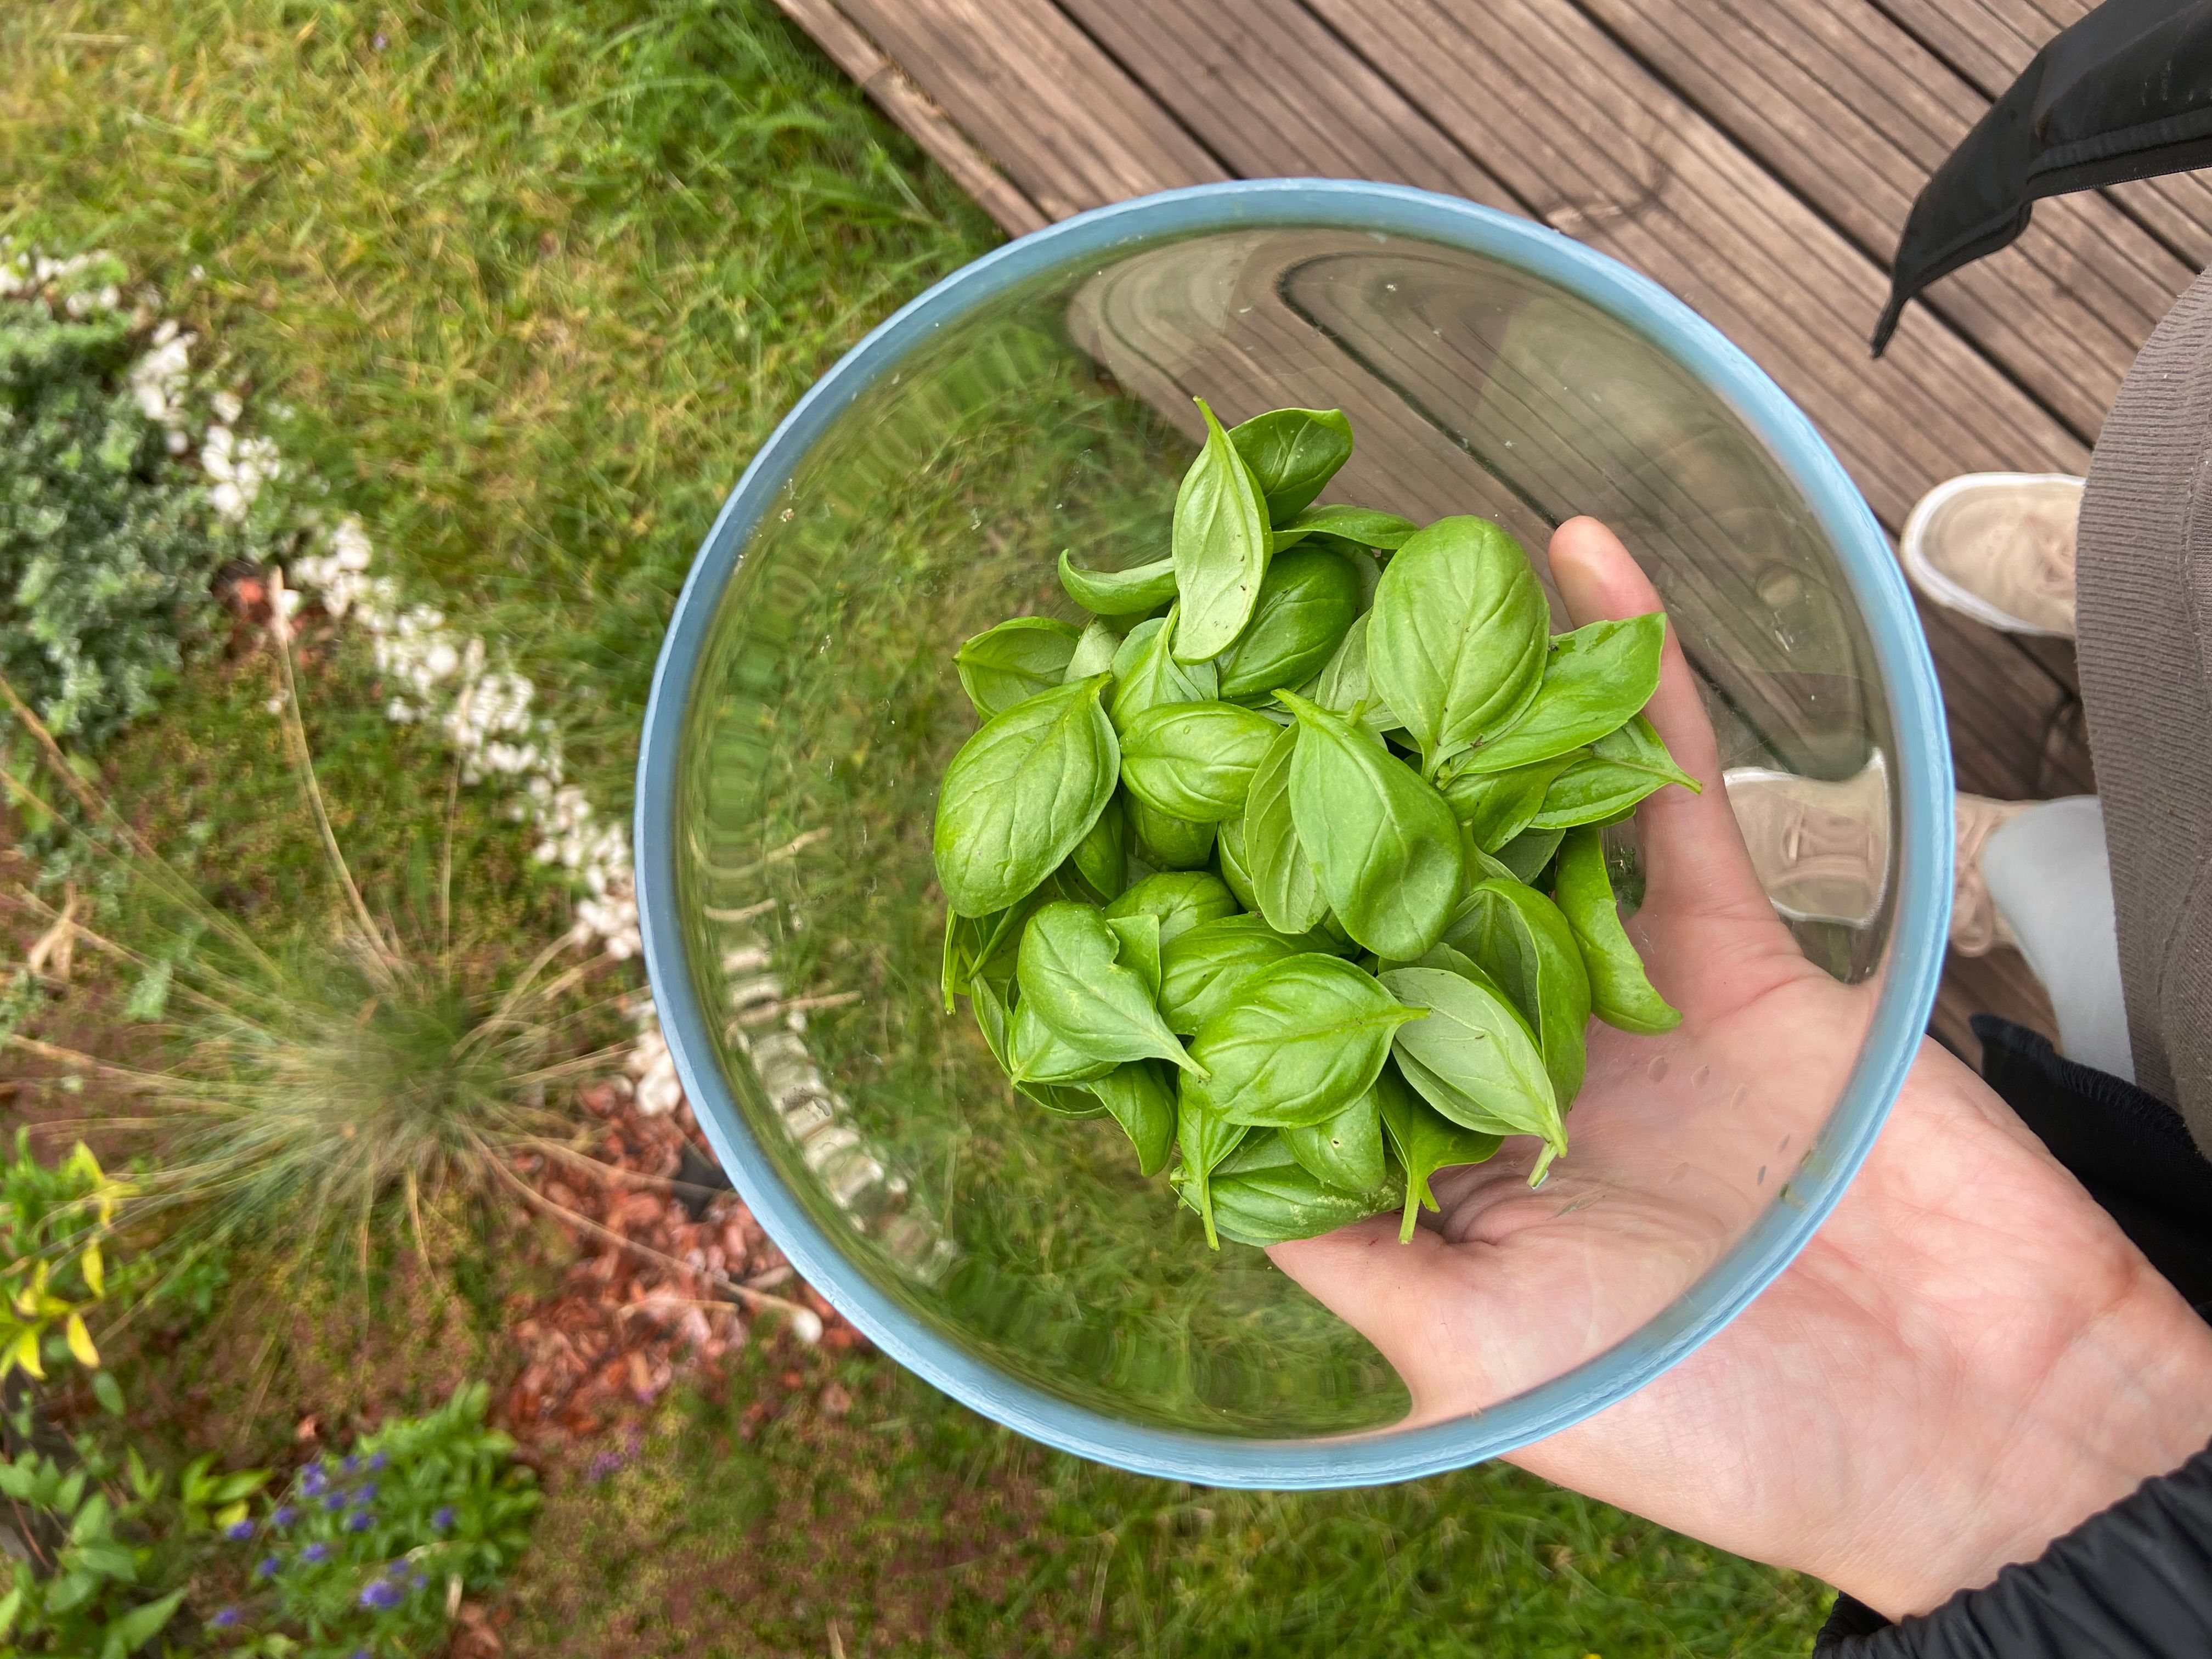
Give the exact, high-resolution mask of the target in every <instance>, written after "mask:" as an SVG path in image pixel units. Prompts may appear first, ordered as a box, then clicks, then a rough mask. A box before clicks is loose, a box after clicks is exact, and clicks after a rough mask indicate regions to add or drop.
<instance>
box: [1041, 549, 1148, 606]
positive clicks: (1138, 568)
mask: <svg viewBox="0 0 2212 1659" xmlns="http://www.w3.org/2000/svg"><path fill="white" fill-rule="evenodd" d="M1060 586H1062V587H1064V588H1066V590H1067V597H1068V598H1070V599H1073V600H1074V601H1075V602H1076V604H1078V605H1081V606H1082V607H1083V608H1084V609H1085V611H1090V612H1091V614H1092V615H1093V616H1097V617H1141V616H1144V615H1145V614H1146V613H1147V612H1149V611H1157V610H1158V609H1159V608H1160V607H1161V606H1162V605H1166V604H1169V603H1170V602H1171V601H1172V600H1173V599H1174V598H1175V596H1176V573H1175V561H1174V560H1173V559H1155V560H1154V561H1153V562H1152V563H1150V564H1139V565H1132V566H1130V567H1129V568H1127V570H1085V569H1082V568H1079V566H1077V565H1076V563H1075V562H1074V561H1073V559H1071V558H1070V557H1069V556H1068V555H1067V554H1066V553H1062V554H1061V555H1060Z"/></svg>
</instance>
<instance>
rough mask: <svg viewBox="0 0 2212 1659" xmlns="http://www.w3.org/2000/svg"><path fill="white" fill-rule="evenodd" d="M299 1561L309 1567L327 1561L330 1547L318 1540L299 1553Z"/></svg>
mask: <svg viewBox="0 0 2212 1659" xmlns="http://www.w3.org/2000/svg"><path fill="white" fill-rule="evenodd" d="M300 1559H301V1560H302V1561H305V1562H307V1563H308V1564H309V1565H313V1564H314V1563H315V1562H318V1561H327V1560H329V1559H331V1547H330V1546H329V1545H328V1544H325V1543H324V1542H323V1541H321V1540H319V1539H318V1540H317V1541H315V1542H313V1543H312V1544H310V1545H308V1546H307V1548H305V1549H303V1550H301V1552H300Z"/></svg>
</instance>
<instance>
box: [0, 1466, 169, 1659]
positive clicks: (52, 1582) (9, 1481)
mask: <svg viewBox="0 0 2212 1659" xmlns="http://www.w3.org/2000/svg"><path fill="white" fill-rule="evenodd" d="M118 1477H123V1478H121V1479H118ZM161 1486H162V1483H161V1480H160V1477H158V1476H157V1475H155V1474H150V1473H149V1472H148V1470H147V1468H146V1466H145V1465H144V1464H143V1462H140V1461H139V1458H138V1455H137V1453H136V1452H135V1451H134V1452H132V1453H131V1455H130V1457H129V1459H128V1462H127V1466H126V1468H125V1469H121V1470H118V1469H117V1468H115V1467H113V1465H112V1463H111V1462H109V1461H108V1460H107V1459H106V1458H105V1457H104V1456H102V1455H101V1454H100V1451H99V1449H98V1448H97V1447H96V1446H94V1445H93V1444H92V1443H90V1442H89V1441H88V1440H80V1441H79V1443H78V1444H77V1448H76V1456H75V1457H74V1458H72V1459H70V1460H69V1461H67V1462H65V1461H64V1460H63V1459H61V1458H58V1457H55V1456H51V1455H47V1454H46V1453H45V1452H42V1451H39V1450H37V1449H30V1450H27V1451H25V1452H23V1453H21V1454H20V1455H16V1456H14V1457H10V1458H7V1459H4V1460H0V1497H4V1498H6V1499H7V1501H8V1508H9V1515H10V1516H11V1520H12V1530H13V1532H14V1534H15V1538H16V1539H17V1540H18V1541H19V1542H20V1543H21V1546H22V1554H21V1556H20V1557H19V1558H18V1559H15V1561H14V1563H13V1564H12V1571H11V1573H10V1580H11V1582H10V1584H9V1589H8V1591H7V1593H6V1594H5V1595H0V1653H9V1654H15V1653H21V1654H56V1655H68V1656H71V1659H125V1655H128V1654H133V1653H136V1652H137V1651H138V1650H140V1649H141V1648H143V1646H145V1644H147V1643H149V1642H150V1641H152V1640H153V1639H154V1638H155V1637H156V1636H158V1635H159V1634H160V1633H161V1632H162V1630H163V1629H164V1628H166V1627H167V1625H168V1624H169V1622H170V1620H172V1619H173V1617H174V1616H175V1614H176V1612H177V1609H178V1608H179V1607H180V1606H181V1605H182V1604H183V1602H184V1600H185V1591H184V1590H183V1589H181V1588H176V1589H172V1588H168V1586H169V1584H170V1583H172V1582H173V1576H174V1575H173V1572H172V1571H165V1568H167V1567H169V1566H171V1565H172V1563H171V1560H170V1558H169V1556H168V1555H167V1553H166V1552H164V1551H163V1550H161V1549H160V1548H158V1547H156V1546H155V1545H154V1544H153V1543H151V1542H149V1541H147V1539H146V1533H147V1522H149V1520H150V1519H151V1518H152V1516H154V1514H155V1512H156V1510H157V1508H158V1500H159V1498H161Z"/></svg>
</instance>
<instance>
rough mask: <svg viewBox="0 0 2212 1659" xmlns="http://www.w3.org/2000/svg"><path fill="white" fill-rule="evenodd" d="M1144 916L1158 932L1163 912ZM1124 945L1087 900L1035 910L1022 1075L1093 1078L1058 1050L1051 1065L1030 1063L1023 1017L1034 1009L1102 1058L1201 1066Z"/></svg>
mask: <svg viewBox="0 0 2212 1659" xmlns="http://www.w3.org/2000/svg"><path fill="white" fill-rule="evenodd" d="M1117 920H1121V921H1124V922H1127V921H1133V920H1134V918H1127V917H1124V918H1118V919H1117ZM1143 920H1144V921H1149V922H1151V923H1152V927H1153V929H1154V930H1155V934H1156V935H1157V930H1158V927H1159V922H1158V918H1157V917H1154V916H1151V915H1145V916H1144V917H1143ZM1155 948H1157V947H1155ZM1120 950H1121V942H1120V940H1119V939H1117V938H1116V937H1115V932H1114V929H1113V928H1112V927H1109V926H1108V924H1107V920H1106V918H1105V916H1104V915H1101V914H1100V913H1099V912H1098V911H1097V910H1095V909H1093V908H1091V906H1089V905H1087V904H1069V903H1066V902H1061V903H1056V904H1048V905H1046V906H1045V907H1044V908H1042V909H1041V910H1039V911H1038V912H1037V913H1036V915H1033V916H1031V917H1030V923H1029V927H1027V928H1026V929H1025V930H1024V933H1023V934H1022V954H1021V965H1020V968H1019V969H1018V978H1019V981H1020V984H1021V987H1022V1000H1021V1001H1020V1003H1019V1004H1018V1005H1017V1006H1016V1007H1015V1011H1014V1052H1015V1055H1016V1064H1015V1071H1014V1080H1015V1081H1016V1082H1017V1083H1025V1082H1030V1081H1032V1080H1035V1081H1040V1082H1047V1083H1060V1082H1081V1081H1085V1080H1086V1079H1083V1078H1080V1077H1077V1076H1074V1075H1073V1074H1072V1073H1066V1072H1063V1071H1061V1070H1060V1069H1059V1068H1060V1063H1061V1062H1060V1060H1058V1059H1057V1058H1056V1057H1055V1058H1054V1060H1052V1061H1050V1062H1049V1065H1050V1066H1051V1069H1049V1070H1045V1071H1039V1070H1036V1069H1034V1068H1033V1067H1032V1066H1030V1064H1028V1063H1025V1057H1024V1049H1023V1042H1022V1030H1023V1027H1022V1017H1023V1015H1024V1012H1034V1013H1035V1014H1036V1018H1039V1019H1041V1020H1042V1021H1043V1022H1044V1024H1047V1025H1048V1026H1049V1027H1050V1028H1051V1029H1052V1033H1053V1035H1054V1036H1056V1037H1058V1038H1059V1039H1060V1042H1062V1043H1063V1044H1065V1045H1066V1046H1067V1047H1068V1048H1073V1049H1075V1050H1076V1051H1077V1052H1078V1053H1079V1054H1086V1055H1088V1056H1089V1057H1090V1058H1091V1059H1092V1060H1109V1061H1112V1062H1115V1063H1116V1064H1118V1063H1119V1062H1121V1061H1122V1060H1167V1061H1168V1062H1170V1064H1172V1065H1176V1066H1183V1067H1186V1068H1189V1067H1192V1066H1194V1064H1195V1062H1194V1061H1193V1060H1191V1058H1190V1056H1189V1055H1188V1054H1185V1053H1184V1052H1183V1047H1182V1043H1181V1042H1177V1041H1176V1036H1175V1033H1174V1032H1172V1031H1170V1030H1168V1028H1167V1023H1166V1022H1165V1021H1164V1020H1163V1019H1162V1018H1160V1011H1159V1010H1158V1008H1157V1007H1155V1006H1153V1004H1152V989H1151V987H1148V986H1147V985H1146V983H1145V981H1144V979H1143V976H1142V975H1139V974H1138V973H1137V972H1135V971H1134V970H1133V969H1130V968H1128V967H1127V966H1126V965H1124V964H1123V963H1121V961H1120V960H1119V959H1118V957H1119V953H1120ZM1092 1075H1094V1076H1095V1075H1097V1073H1092Z"/></svg>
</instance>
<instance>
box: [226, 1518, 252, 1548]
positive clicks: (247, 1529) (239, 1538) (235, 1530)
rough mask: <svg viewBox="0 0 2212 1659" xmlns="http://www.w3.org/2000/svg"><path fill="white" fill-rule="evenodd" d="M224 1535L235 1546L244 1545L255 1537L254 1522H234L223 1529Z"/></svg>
mask: <svg viewBox="0 0 2212 1659" xmlns="http://www.w3.org/2000/svg"><path fill="white" fill-rule="evenodd" d="M222 1535H223V1536H224V1537H225V1538H228V1540H230V1541H231V1542H232V1543H234V1544H243V1543H244V1542H245V1541H246V1540H247V1539H249V1538H251V1537H252V1536H253V1522H251V1521H234V1522H231V1523H230V1524H229V1525H228V1526H227V1527H225V1528H223V1529H222Z"/></svg>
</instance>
